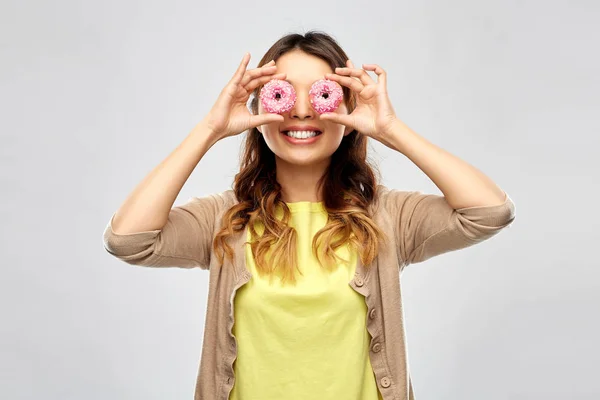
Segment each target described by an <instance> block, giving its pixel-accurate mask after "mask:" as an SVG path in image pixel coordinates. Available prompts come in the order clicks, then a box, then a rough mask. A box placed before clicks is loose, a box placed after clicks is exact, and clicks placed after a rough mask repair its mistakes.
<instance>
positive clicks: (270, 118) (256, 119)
mask: <svg viewBox="0 0 600 400" xmlns="http://www.w3.org/2000/svg"><path fill="white" fill-rule="evenodd" d="M283 120H284V118H283V115H279V114H274V113H268V114H258V115H251V116H250V125H251V127H252V128H255V127H257V126H260V125H265V124H270V123H273V122H283Z"/></svg>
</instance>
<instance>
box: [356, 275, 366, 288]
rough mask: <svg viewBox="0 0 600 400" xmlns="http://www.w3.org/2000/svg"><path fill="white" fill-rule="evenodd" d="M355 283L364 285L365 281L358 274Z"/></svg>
mask: <svg viewBox="0 0 600 400" xmlns="http://www.w3.org/2000/svg"><path fill="white" fill-rule="evenodd" d="M354 283H355V284H356V286H362V285H364V283H365V282H364V281H363V280H362V278H361V277H360V276H357V277H356V278H355V279H354Z"/></svg>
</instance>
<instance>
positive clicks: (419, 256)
mask: <svg viewBox="0 0 600 400" xmlns="http://www.w3.org/2000/svg"><path fill="white" fill-rule="evenodd" d="M236 202H237V200H236V198H235V195H234V193H233V191H232V190H227V191H224V192H222V193H219V194H213V195H209V196H205V197H201V198H198V197H194V198H191V199H190V200H188V202H187V203H185V204H183V205H181V206H177V207H174V208H173V209H172V210H171V212H170V214H169V219H168V221H167V224H166V225H165V226H164V228H163V229H162V230H154V231H147V232H139V233H133V234H116V233H115V232H113V230H112V226H111V223H112V218H111V219H110V221H109V223H108V225H107V226H106V229H105V231H104V236H103V240H104V247H105V248H106V250H107V251H108V252H109V253H111V254H112V255H114V256H116V257H118V258H119V259H121V260H123V261H125V262H126V263H128V264H133V265H141V266H148V267H183V268H191V267H200V268H202V269H207V270H209V271H210V278H209V288H208V302H207V310H206V322H205V329H204V341H203V347H202V357H201V361H200V368H199V373H198V378H197V382H196V391H195V400H209V399H210V400H212V399H218V400H228V398H229V393H230V391H231V389H232V387H233V384H234V380H235V376H234V373H233V362H234V360H235V358H236V353H237V343H236V340H235V337H234V336H233V335H232V327H233V323H234V319H233V310H232V305H233V304H234V303H233V299H234V296H235V293H236V291H237V289H239V288H240V286H242V285H244V284H245V283H246V282H248V281H249V280H250V279H251V277H252V276H251V274H250V273H249V272H248V270H247V269H246V266H245V256H244V251H243V242H244V239H245V238H246V232H245V231H244V232H242V234H237V236H236V238H235V242H234V243H233V242H232V243H231V244H233V245H234V250H235V256H234V263H233V264H232V263H231V262H229V260H228V259H226V262H225V264H224V266H223V267H219V265H218V262H217V258H216V255H215V254H214V253H213V251H212V241H213V237H214V235H215V233H216V232H217V230H218V229H219V226H220V221H221V216H222V215H223V212H224V211H225V210H227V209H228V208H230V207H231V206H232V205H234V204H235V203H236ZM369 212H370V213H371V215H372V217H373V219H374V221H375V223H377V224H378V226H379V227H380V228H381V229H382V230H383V231H384V232H385V234H386V235H387V237H388V240H389V243H388V244H387V245H385V244H384V245H382V246H380V252H379V254H378V256H377V258H376V259H375V260H374V261H373V263H372V264H371V268H365V267H364V266H363V265H361V262H360V259H359V261H358V265H357V268H356V274H355V277H354V279H353V280H351V281H350V282H348V284H349V285H350V286H351V287H352V289H354V290H355V291H356V292H358V293H360V294H361V295H363V296H364V298H365V301H366V304H367V309H368V318H367V320H366V321H365V323H366V328H367V330H368V332H369V334H370V336H371V338H372V339H371V347H370V352H369V354H370V360H371V365H372V367H373V372H374V374H375V378H376V380H377V385H378V388H379V390H380V392H381V395H382V397H383V399H384V400H392V399H397V400H412V399H413V398H414V395H413V389H412V384H411V379H410V375H409V371H408V362H407V354H406V343H405V336H404V332H405V331H404V321H403V310H402V297H401V291H400V277H401V274H400V272H401V271H402V269H403V268H404V267H405V266H407V265H408V264H411V263H413V264H414V263H418V262H421V261H424V260H427V259H429V258H431V257H433V256H435V255H438V254H442V253H446V252H449V251H453V250H458V249H462V248H465V247H468V246H471V245H474V244H476V243H479V242H482V241H484V240H486V239H488V238H490V237H492V236H494V235H495V234H496V233H498V232H499V231H500V230H502V229H503V228H505V227H507V226H508V225H509V224H510V223H511V222H512V221H513V220H514V218H515V205H514V203H513V202H512V200H511V199H510V197H509V196H508V195H506V198H505V202H504V203H503V204H501V205H497V206H486V207H470V208H463V209H458V210H454V209H453V208H452V207H450V205H449V204H448V203H447V202H446V200H445V198H444V197H443V196H439V195H434V194H423V193H422V192H419V191H410V192H408V191H400V190H389V189H388V188H386V187H385V186H382V185H380V186H378V187H377V195H376V198H375V201H374V202H373V204H372V205H371V206H370V209H369ZM113 217H114V214H113Z"/></svg>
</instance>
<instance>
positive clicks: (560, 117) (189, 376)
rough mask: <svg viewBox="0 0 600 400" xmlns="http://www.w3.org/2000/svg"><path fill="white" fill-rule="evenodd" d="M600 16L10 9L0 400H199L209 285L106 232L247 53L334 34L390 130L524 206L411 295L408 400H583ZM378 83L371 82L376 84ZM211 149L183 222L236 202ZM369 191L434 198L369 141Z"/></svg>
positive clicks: (515, 11)
mask: <svg viewBox="0 0 600 400" xmlns="http://www.w3.org/2000/svg"><path fill="white" fill-rule="evenodd" d="M599 11H600V5H599V4H598V3H597V2H593V1H591V0H590V1H569V2H566V1H562V2H561V1H527V0H520V1H516V0H510V1H507V0H503V1H485V2H482V1H475V0H472V1H466V0H460V1H453V2H446V1H441V0H440V1H404V0H402V1H396V0H394V1H391V0H386V1H380V2H377V3H366V2H364V1H361V2H358V1H346V2H322V1H318V2H317V1H303V2H298V3H291V2H290V3H286V2H283V3H281V2H270V3H266V2H265V3H260V2H239V1H238V2H201V1H194V2H193V1H188V2H185V1H174V2H173V1H169V2H167V1H163V2H160V1H144V2H142V1H131V0H125V1H124V0H119V1H116V0H109V1H102V2H98V1H97V2H92V1H88V2H82V1H74V0H68V1H58V2H46V1H41V0H35V1H17V0H9V1H2V3H1V9H0V34H1V35H0V37H1V38H2V39H0V42H1V54H0V72H1V80H0V82H1V89H0V98H1V103H0V105H1V109H2V111H1V115H2V118H1V120H0V124H1V125H0V126H1V128H0V129H1V134H2V141H1V146H0V155H1V157H2V158H1V160H2V161H1V168H0V177H1V179H2V181H1V188H2V196H1V199H2V200H1V202H2V207H1V213H2V214H1V218H2V219H1V221H2V224H1V226H2V249H1V251H2V258H1V259H2V261H1V266H2V275H1V278H0V312H1V318H2V319H1V321H2V322H1V326H0V398H2V399H6V400H21V399H28V400H29V399H42V398H43V399H52V400H65V399H69V400H71V399H74V400H79V399H82V400H83V399H85V400H96V399H98V400H106V399H131V400H133V399H147V400H150V399H156V400H158V399H160V400H163V399H191V398H192V397H193V391H194V386H195V380H196V374H197V370H198V364H199V357H200V352H201V346H202V337H203V329H204V316H205V307H206V297H207V290H208V271H202V270H199V269H195V270H184V269H178V268H173V269H162V270H157V269H150V268H142V267H134V266H130V265H127V264H125V263H123V262H121V261H119V260H117V259H116V258H114V257H112V256H110V255H109V254H108V253H107V252H106V251H105V250H104V248H103V245H102V233H103V231H104V228H105V226H106V224H107V223H108V221H109V218H110V216H111V215H112V213H114V212H115V211H116V210H117V208H118V207H119V206H120V205H121V203H122V202H123V201H124V199H125V197H126V196H127V195H128V194H129V192H130V191H131V190H133V188H134V187H135V185H137V184H138V182H139V181H141V180H142V178H143V177H144V176H145V175H146V174H147V173H148V172H150V170H151V169H152V168H153V167H155V166H156V165H157V164H158V163H159V162H160V161H162V160H163V159H164V158H165V157H166V156H167V155H168V154H169V153H170V152H171V151H172V150H173V149H174V148H175V147H176V146H177V145H178V144H179V143H180V142H181V141H182V140H183V139H184V138H185V136H186V135H187V134H188V133H189V132H190V130H191V129H192V127H193V126H194V125H195V124H196V123H197V122H199V121H200V120H201V119H202V118H203V117H204V116H205V115H206V113H207V112H208V110H209V109H210V107H211V106H212V104H213V103H214V101H215V100H216V98H217V96H218V94H219V92H220V91H221V89H222V88H223V86H225V84H226V83H227V82H228V80H229V79H230V78H231V76H232V74H233V73H234V71H235V69H236V68H237V66H238V64H239V62H240V60H241V59H242V56H243V54H244V52H245V51H249V52H250V53H251V54H252V58H251V60H250V66H249V67H250V68H254V67H256V64H257V62H258V61H259V59H260V57H262V54H263V53H264V52H265V51H266V50H267V49H268V48H269V46H270V45H271V44H272V43H273V42H275V41H276V40H277V39H278V38H279V37H281V36H282V35H284V34H286V33H291V32H299V33H304V32H306V31H308V30H310V29H319V30H324V31H326V32H328V33H330V34H332V35H333V36H334V37H335V38H336V39H337V40H339V42H340V43H341V45H342V47H343V48H344V49H345V50H346V51H347V52H348V54H349V56H350V58H351V59H352V60H353V62H354V63H355V65H356V66H360V65H362V64H363V63H376V64H379V65H381V66H382V67H383V68H384V69H386V71H387V73H388V80H389V85H388V88H389V93H390V97H391V100H392V103H393V105H394V107H395V110H396V113H397V115H398V117H399V118H400V119H402V120H403V121H404V122H405V123H407V124H408V126H410V127H411V128H412V129H414V130H415V131H416V132H417V133H419V134H420V135H422V136H424V137H426V138H427V139H428V140H430V141H432V142H433V143H435V144H437V145H439V146H441V147H442V148H444V149H446V150H448V151H450V152H451V153H453V154H455V155H457V156H459V157H461V158H463V159H464V160H466V161H467V162H469V163H471V164H473V165H474V166H476V167H477V168H479V169H481V170H482V171H483V172H484V173H486V174H487V175H488V176H490V177H491V178H492V179H493V180H494V181H496V182H497V183H498V185H500V187H502V188H503V189H504V190H506V192H507V193H508V194H509V195H510V196H511V198H512V199H513V200H514V201H515V204H516V207H517V217H516V220H515V222H514V224H513V225H511V226H510V227H509V228H507V229H506V230H504V231H502V232H500V233H499V234H498V235H497V236H496V237H493V238H492V239H490V240H489V241H486V242H483V243H482V244H479V245H477V246H475V247H471V248H468V249H465V250H461V251H457V252H453V253H447V254H444V255H440V256H438V257H435V258H433V259H431V260H429V261H426V262H424V263H421V264H416V265H411V266H409V267H408V269H407V270H406V271H405V272H404V273H403V277H402V288H403V295H404V306H405V316H406V323H407V338H408V350H409V361H410V369H411V374H412V378H413V382H414V386H415V393H416V397H417V399H419V400H431V399H434V400H438V399H451V400H454V399H456V400H458V399H460V400H466V399H469V400H471V399H473V400H475V399H476V400H481V399H486V400H504V399H540V400H541V399H544V400H551V399H578V400H583V399H586V400H587V399H598V398H600V381H599V380H598V379H597V377H598V372H599V371H598V365H599V363H600V350H599V345H598V341H599V338H600V323H599V321H598V317H599V314H600V312H599V309H600V282H599V280H600V272H599V271H598V267H599V264H600V262H599V261H598V253H597V251H598V246H599V245H598V243H597V241H598V236H599V235H598V228H599V225H600V221H599V217H598V195H599V194H600V192H599V187H598V182H599V181H600V179H599V178H600V177H599V171H600V162H599V161H598V147H599V145H600V141H599V134H600V129H599V128H600V123H599V118H598V110H599V109H600V101H599V96H598V93H599V92H600V81H599V79H598V71H600V57H599V55H598V48H600V44H599V43H598V42H599V41H598V38H599V33H600V32H599V28H598V20H599V19H600V12H599ZM373 76H374V75H373ZM241 139H242V136H236V137H232V138H228V139H225V140H223V141H220V142H218V143H217V144H216V145H215V146H214V147H213V148H212V149H211V150H210V151H209V152H208V154H207V155H206V156H205V157H204V158H203V159H202V161H201V162H200V163H199V165H198V166H197V168H196V169H195V171H194V173H193V174H192V176H191V177H190V179H189V181H188V182H187V183H186V185H185V186H184V188H183V190H182V192H181V194H180V196H179V197H178V199H177V201H176V202H175V205H179V204H182V203H183V202H185V201H186V200H187V199H188V198H190V197H192V196H204V195H207V194H209V193H215V192H220V191H223V190H227V189H229V188H230V187H231V183H232V180H233V176H234V174H235V173H236V171H237V167H238V154H239V147H240V143H241ZM370 152H371V156H372V157H373V158H374V159H375V160H376V161H378V164H379V167H380V169H381V172H382V176H383V183H384V184H385V185H387V186H389V187H393V188H398V189H405V190H420V191H423V192H429V193H436V194H441V192H440V191H439V190H438V189H437V187H435V185H434V184H433V183H432V182H431V181H430V180H429V178H428V177H427V176H426V175H424V174H423V173H422V172H421V171H420V170H419V169H418V168H417V167H416V166H415V165H414V164H412V162H410V160H408V159H407V158H406V157H404V156H403V155H402V154H400V153H397V152H395V151H393V150H391V149H389V148H387V147H385V146H383V145H381V144H379V143H377V142H373V141H371V145H370Z"/></svg>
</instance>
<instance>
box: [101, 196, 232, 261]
mask: <svg viewBox="0 0 600 400" xmlns="http://www.w3.org/2000/svg"><path fill="white" fill-rule="evenodd" d="M227 197H230V196H228V195H227V192H223V193H219V194H211V195H208V196H205V197H192V198H190V199H189V200H188V201H187V202H186V203H185V204H182V205H180V206H177V207H173V208H172V209H171V211H170V212H169V217H168V220H167V223H166V224H165V226H164V227H163V228H162V229H157V230H152V231H143V232H136V233H127V234H118V233H115V232H114V231H113V229H112V223H113V219H114V216H115V214H113V215H112V216H111V218H110V221H109V222H108V225H107V226H106V228H105V230H104V234H103V242H104V248H105V249H106V251H108V252H109V253H110V254H111V255H113V256H115V257H117V258H118V259H120V260H122V261H124V262H126V263H128V264H131V265H139V266H144V267H180V268H192V267H200V268H201V269H209V265H210V256H211V250H212V242H213V237H214V233H215V224H216V222H215V221H216V219H217V215H218V214H219V212H220V211H222V209H223V208H224V207H225V206H226V203H227Z"/></svg>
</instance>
